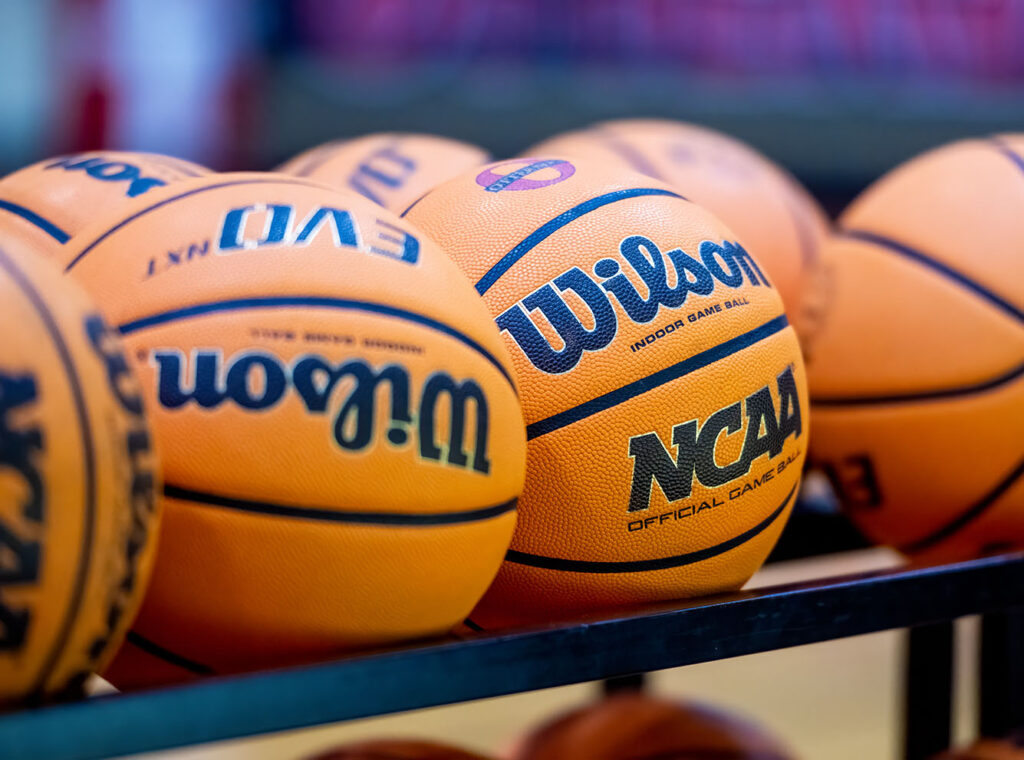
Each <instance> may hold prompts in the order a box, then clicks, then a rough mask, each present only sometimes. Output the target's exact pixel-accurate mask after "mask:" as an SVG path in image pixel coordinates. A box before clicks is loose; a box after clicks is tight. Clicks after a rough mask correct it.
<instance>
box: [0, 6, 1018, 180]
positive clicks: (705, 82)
mask: <svg viewBox="0 0 1024 760" xmlns="http://www.w3.org/2000/svg"><path fill="white" fill-rule="evenodd" d="M1022 40H1024V0H690V2H680V1H679V0H487V1H485V2H482V1H481V0H431V1H430V2H424V1H423V0H293V1H292V2H288V0H252V1H249V0H174V2H163V3H154V2H151V1H150V0H31V1H30V0H25V1H23V2H16V3H4V4H3V5H2V7H0V62H2V64H3V68H4V72H5V75H4V76H3V77H0V94H2V97H3V102H4V106H5V107H4V117H3V119H0V168H3V169H4V170H10V169H13V168H15V167H17V166H19V165H22V164H24V163H27V162H30V161H33V160H37V159H39V158H42V157H44V156H46V155H50V154H53V153H57V152H61V151H67V150H81V149H90V148H98V147H123V148H132V149H148V150H157V151H164V152H169V153H173V154H177V155H181V156H183V157H186V158H191V159H193V160H197V161H200V162H202V163H206V164H208V165H211V166H212V167H214V168H221V169H224V168H268V167H270V166H272V165H274V164H275V163H276V162H278V161H280V160H282V159H284V158H286V157H287V156H289V155H291V154H293V153H295V152H298V151H299V150H302V149H304V148H306V147H308V146H310V145H312V144H314V143H317V142H321V141H323V140H327V139H332V138H337V137H344V136H348V135H355V134H360V133H364V132H369V131H379V130H422V131H431V132H439V133H443V134H448V135H451V136H454V137H461V138H463V139H467V140H470V141H472V142H477V143H479V144H482V145H484V146H485V147H487V148H488V149H490V150H491V151H492V152H494V153H495V154H497V155H507V154H511V153H514V152H517V151H519V150H521V149H522V148H524V147H526V146H527V145H529V144H530V143H532V142H534V141H536V140H539V139H541V138H543V137H545V136H547V135H549V134H551V133H554V132H558V131H562V130H565V129H569V128H573V127H577V126H581V125H583V124H586V123H589V122H592V121H594V120H597V119H602V118H611V117H617V116H633V115H642V116H665V117H672V118H680V119H687V120H692V121H697V122H701V123H704V124H708V125H710V126H713V127H718V128H721V129H724V130H726V131H729V132H731V133H733V134H736V135H737V136H739V137H741V138H744V139H746V140H748V141H750V142H751V143H753V144H754V145H755V146H757V147H759V148H761V149H762V150H764V151H765V152H767V153H768V154H769V155H771V156H773V157H774V158H776V159H778V160H780V161H782V162H783V163H784V164H786V165H787V166H789V167H790V168H791V169H793V170H794V171H795V172H796V173H797V174H798V176H800V177H801V178H802V179H804V180H805V181H806V182H808V183H809V184H810V185H811V186H812V188H813V189H814V190H815V191H816V192H818V194H819V195H822V196H824V197H826V198H827V197H829V196H836V197H840V196H842V197H846V196H848V195H849V194H851V193H852V192H855V191H856V190H857V189H858V188H859V187H861V186H863V185H864V184H866V183H867V182H868V181H870V180H871V179H872V178H873V177H874V176H877V174H879V173H881V172H882V171H884V170H885V169H886V168H888V167H889V166H891V165H893V164H894V163H896V162H898V161H900V160H902V159H903V158H905V157H907V156H908V155H911V154H913V153H915V152H918V151H920V150H922V149H924V148H926V147H929V146H931V145H934V144H936V143H939V142H943V141H946V140H949V139H954V138H956V137H961V136H965V135H971V134H979V133H980V134H984V133H988V132H993V131H1006V130H1014V129H1022V128H1024V42H1022Z"/></svg>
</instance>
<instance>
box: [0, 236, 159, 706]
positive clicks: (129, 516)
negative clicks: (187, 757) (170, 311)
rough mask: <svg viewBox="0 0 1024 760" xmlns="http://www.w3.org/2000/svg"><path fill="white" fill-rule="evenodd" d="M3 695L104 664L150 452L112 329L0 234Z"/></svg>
mask: <svg viewBox="0 0 1024 760" xmlns="http://www.w3.org/2000/svg"><path fill="white" fill-rule="evenodd" d="M0 330H2V331H3V336H4V337H3V341H2V342H0V568H2V574H0V704H2V703H5V702H8V701H12V700H15V699H19V698H29V699H39V698H40V697H42V696H44V695H46V694H51V693H53V692H59V691H62V690H65V689H67V688H69V687H72V688H73V687H76V686H81V684H82V682H83V681H84V680H85V677H86V676H87V675H88V674H89V673H91V672H92V671H94V670H96V669H98V668H101V667H102V666H103V665H105V664H106V662H107V660H108V659H109V657H110V655H112V654H113V651H114V649H116V648H117V646H118V644H119V643H120V641H121V638H122V637H123V636H124V632H125V630H126V629H127V628H128V625H129V624H130V623H131V620H132V618H133V617H134V615H135V611H136V609H137V608H138V605H139V602H140V601H141V598H142V592H143V590H144V589H145V586H146V581H147V579H148V577H149V572H150V567H151V565H152V560H153V553H154V552H153V549H154V547H155V544H156V542H155V540H152V538H153V535H154V533H155V531H156V527H157V521H158V509H157V500H156V488H155V481H156V477H157V475H156V461H155V456H154V455H153V453H152V450H151V446H150V437H149V432H148V428H147V425H146V420H145V417H144V414H143V409H142V400H141V397H140V394H139V390H138V386H137V384H136V382H135V380H134V377H133V376H132V373H131V372H130V371H129V369H128V364H127V362H126V360H125V357H124V355H123V354H122V353H121V348H120V343H119V341H118V338H117V337H116V334H114V333H113V332H111V330H110V329H109V328H108V327H107V326H106V324H105V323H104V321H103V319H102V318H101V317H100V316H99V315H98V314H97V313H96V309H95V307H94V306H93V304H92V302H91V301H90V300H89V299H88V298H86V296H85V294H84V293H83V292H82V291H81V289H80V288H79V287H78V286H76V285H75V284H74V283H72V282H68V281H67V280H66V279H63V278H61V277H60V275H59V273H58V272H56V271H55V270H52V265H51V264H48V263H46V262H45V261H43V260H42V259H41V258H40V257H39V256H38V255H37V254H36V253H35V252H34V251H29V250H28V249H27V247H25V246H16V245H12V244H11V243H10V242H4V243H3V244H0Z"/></svg>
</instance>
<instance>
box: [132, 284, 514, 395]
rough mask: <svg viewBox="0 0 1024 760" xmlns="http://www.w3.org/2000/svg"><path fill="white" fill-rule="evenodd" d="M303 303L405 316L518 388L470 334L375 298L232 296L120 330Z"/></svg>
mask: <svg viewBox="0 0 1024 760" xmlns="http://www.w3.org/2000/svg"><path fill="white" fill-rule="evenodd" d="M302 306H308V307H310V308H314V309H316V308H321V309H350V310H352V311H364V312H367V313H369V314H382V315H384V316H387V317H395V318H396V319H404V320H405V321H406V322H411V323H413V324H417V325H420V326H421V327H428V328H430V329H432V330H436V331H437V332H439V333H442V334H443V335H447V336H448V337H450V338H454V339H455V340H457V341H459V342H460V343H463V344H465V345H466V346H468V347H469V348H471V349H473V350H474V351H476V352H477V353H478V354H480V355H481V356H483V357H484V358H485V359H486V360H487V361H488V362H490V363H491V364H492V365H493V366H494V368H495V369H497V370H498V372H500V373H501V375H502V377H504V378H505V380H506V381H508V384H509V385H511V386H512V388H513V390H515V388H516V384H515V381H514V380H512V376H511V375H510V374H509V372H508V370H507V369H505V367H504V366H503V365H502V363H501V362H500V361H499V360H498V358H497V357H496V356H495V355H494V354H492V353H491V352H490V351H488V350H487V349H486V348H484V347H483V346H482V345H481V344H479V343H477V342H476V341H475V340H473V338H471V337H470V336H469V335H467V334H466V333H464V332H461V331H459V330H457V329H455V328H454V327H452V326H451V325H448V324H445V323H444V322H441V321H440V320H438V319H434V318H433V317H428V316H427V315H425V314H419V313H417V312H415V311H409V310H408V309H401V308H398V307H397V306H390V305H388V304H382V303H376V302H374V301H356V300H352V299H348V298H329V297H325V296H258V297H253V298H232V299H227V300H224V301H212V302H209V303H201V304H195V305H193V306H184V307H182V308H180V309H171V310H170V311H164V312H160V313H157V314H150V315H149V316H148V317H141V318H140V319H135V320H132V321H131V322H125V323H123V324H120V325H118V326H117V330H118V332H119V333H121V335H130V334H131V333H133V332H136V331H137V330H144V329H147V328H149V327H155V326H156V325H162V324H167V323H169V322H175V321H177V320H179V319H191V318H193V317H202V316H207V315H209V314H214V313H220V312H225V311H242V310H245V309H281V308H295V307H302ZM517 393H518V391H517Z"/></svg>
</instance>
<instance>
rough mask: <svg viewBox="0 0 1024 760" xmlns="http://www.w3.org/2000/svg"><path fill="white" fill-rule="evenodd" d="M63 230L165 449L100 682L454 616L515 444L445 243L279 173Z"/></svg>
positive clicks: (515, 486)
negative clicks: (156, 532)
mask: <svg viewBox="0 0 1024 760" xmlns="http://www.w3.org/2000/svg"><path fill="white" fill-rule="evenodd" d="M76 240H77V242H73V243H72V246H73V250H71V251H69V257H68V262H67V264H66V267H67V268H68V270H69V274H70V276H72V277H74V278H75V279H77V280H78V281H79V282H80V283H82V284H84V285H85V286H86V287H87V288H88V289H89V290H90V291H91V292H92V293H94V294H95V295H96V296H97V298H98V299H99V300H100V301H102V302H103V303H104V304H105V305H106V307H107V313H108V314H109V315H110V317H111V318H112V319H113V320H115V321H116V324H117V326H118V329H119V331H120V332H121V334H122V335H123V336H124V340H125V343H126V345H127V347H128V349H129V352H130V356H131V358H132V360H133V363H134V365H135V366H136V367H137V369H138V372H139V377H140V380H141V382H142V386H143V389H144V392H145V399H146V401H147V402H148V403H149V405H150V410H151V419H152V421H153V430H154V433H155V435H156V437H157V440H158V442H159V443H160V444H161V447H162V450H163V451H164V454H165V456H164V473H165V478H166V484H165V496H166V504H167V508H166V515H165V517H166V519H165V522H164V527H163V530H162V531H161V535H160V550H159V553H158V558H157V563H156V568H155V571H154V573H153V581H152V583H151V584H150V590H149V593H148V594H147V596H146V600H145V602H144V603H143V606H142V609H141V611H140V614H139V616H138V619H137V620H136V623H135V626H134V628H133V630H132V635H131V636H130V637H129V640H128V645H127V646H126V647H125V648H124V650H123V654H122V656H120V657H118V659H117V660H116V661H115V663H114V664H113V665H112V667H111V668H110V670H109V671H108V673H107V675H108V676H109V680H111V682H113V683H114V684H115V685H118V686H138V685H143V684H147V683H153V682H157V681H163V680H168V679H169V678H173V677H180V678H187V677H193V676H195V675H201V674H207V673H210V672H224V671H235V670H245V669H249V668H254V667H259V666H271V665H276V664H281V663H286V662H293V661H296V660H306V659H312V658H315V657H322V656H325V655H329V654H333V653H336V652H339V651H342V650H344V649H346V648H352V647H365V646H375V645H379V644H383V643H388V642H393V641H397V640H402V639H406V638H412V637H417V636H429V635H439V634H442V633H444V632H445V631H447V630H448V629H449V628H450V627H451V626H452V625H453V624H455V623H456V622H458V621H460V620H461V619H462V618H463V617H464V616H465V615H466V614H467V613H468V612H469V611H470V609H471V608H472V607H473V605H474V604H475V603H476V601H477V600H478V599H479V598H480V596H481V595H482V594H483V592H484V590H485V589H486V588H487V586H488V584H489V583H490V581H491V579H492V578H493V577H494V574H495V573H496V572H497V569H498V566H499V565H500V563H501V561H502V558H503V557H504V554H505V550H506V549H507V548H508V544H509V541H510V539H511V535H512V530H513V527H514V525H515V519H516V515H515V501H516V497H517V496H518V495H519V492H520V490H521V488H522V483H523V472H524V467H525V463H524V459H525V449H526V444H525V433H524V430H523V421H522V412H521V409H520V406H519V402H518V399H517V395H516V389H515V385H514V383H513V380H512V374H511V366H510V364H511V362H510V359H509V357H508V354H507V352H506V351H505V348H504V346H503V344H502V341H501V337H500V336H499V334H498V331H497V329H496V328H495V326H494V324H493V321H492V320H491V318H490V316H489V315H488V313H487V310H486V308H485V307H484V304H483V303H482V302H481V301H480V299H479V298H478V297H477V295H476V293H474V292H473V289H472V287H470V285H469V284H468V283H467V282H466V281H465V278H464V277H463V276H462V274H461V273H460V272H459V270H458V268H457V267H456V266H455V265H454V263H452V261H451V259H449V258H448V257H447V256H446V255H445V254H444V253H443V252H442V251H441V250H440V249H439V248H437V246H436V245H434V244H433V243H432V242H431V241H430V240H428V239H426V238H425V237H424V236H423V235H422V233H421V232H419V231H418V230H416V229H415V228H413V227H412V226H411V225H409V224H408V223H407V222H404V221H403V220H401V219H399V218H398V217H396V216H394V215H393V214H391V213H390V212H388V211H386V210H384V209H381V208H379V207H378V206H375V205H373V204H372V203H370V202H369V201H367V200H366V199H364V198H362V197H360V196H358V195H356V194H355V193H349V192H339V191H334V190H330V189H328V188H324V187H322V186H321V185H320V184H319V183H316V182H313V181H311V180H308V179H303V178H298V177H289V176H286V175H282V174H255V173H252V174H218V175H211V176H209V177H203V178H199V179H194V180H191V181H189V182H187V183H182V184H181V185H180V187H175V188H164V189H163V190H162V191H161V192H160V193H159V194H158V195H155V196H147V197H145V198H138V199H136V200H135V201H134V203H133V204H131V205H129V206H126V207H124V208H122V209H120V210H119V211H117V212H116V213H113V214H108V215H107V216H106V217H105V221H100V222H97V224H96V225H95V226H92V227H90V228H88V229H86V230H83V231H82V232H81V233H80V234H79V235H78V237H77V238H76ZM193 250H197V251H201V253H197V254H196V255H194V256H193V255H192V253H191V252H192V251H193ZM168 252H170V253H171V254H173V255H169V254H168Z"/></svg>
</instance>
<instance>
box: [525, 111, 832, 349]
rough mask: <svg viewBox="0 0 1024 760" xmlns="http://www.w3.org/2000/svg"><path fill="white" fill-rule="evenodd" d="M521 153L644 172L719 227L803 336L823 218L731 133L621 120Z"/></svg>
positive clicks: (782, 174)
mask: <svg viewBox="0 0 1024 760" xmlns="http://www.w3.org/2000/svg"><path fill="white" fill-rule="evenodd" d="M525 155H531V156H542V155H544V156H563V157H565V158H574V157H579V158H588V157H589V158H594V159H596V160H600V161H603V162H605V163H607V164H608V165H609V166H619V167H622V168H623V169H631V170H633V171H637V172H640V173H641V174H646V175H647V176H649V177H654V178H655V179H658V180H661V181H664V182H666V183H668V184H669V185H671V186H672V188H673V189H674V190H676V192H678V193H680V194H681V195H683V196H685V197H686V198H689V199H690V200H692V201H695V202H696V203H699V204H700V205H702V206H704V207H705V208H706V209H708V210H709V211H711V213H713V214H714V215H715V216H717V217H718V218H719V219H721V220H722V221H723V222H725V223H726V224H727V225H728V226H729V228H730V229H732V230H733V231H734V232H735V233H736V235H738V236H739V240H740V242H742V243H743V246H744V247H745V248H746V249H747V250H749V251H750V252H751V253H752V254H753V255H754V256H755V257H757V260H758V261H759V262H761V264H762V266H763V267H764V272H765V274H767V275H768V277H769V278H770V280H771V282H772V285H773V286H774V287H775V288H776V289H777V290H778V292H779V295H780V296H782V301H783V303H784V304H785V306H786V313H787V314H788V315H789V319H790V321H791V322H792V323H793V326H794V327H795V328H796V329H797V332H798V333H799V334H800V335H801V337H803V335H804V333H805V332H810V331H812V330H813V329H814V325H815V322H816V313H814V312H812V310H811V309H812V307H813V304H812V303H809V302H806V299H807V298H809V297H812V296H813V291H814V289H815V288H817V287H819V282H818V280H819V278H820V276H821V274H820V272H819V268H820V265H819V256H818V252H819V249H820V247H821V244H822V243H823V241H824V238H825V235H826V233H827V230H828V219H827V217H826V216H825V212H824V211H822V209H821V207H820V206H819V205H818V203H817V201H815V200H814V198H812V197H811V195H810V193H808V192H807V191H806V190H805V189H804V188H803V187H802V186H801V185H800V183H799V182H797V180H796V179H794V178H793V177H792V176H791V175H790V174H789V173H788V172H787V171H786V170H784V169H783V168H782V167H781V166H778V165H777V164H775V163H774V162H772V161H771V160H770V159H768V158H767V157H766V156H764V155H762V154H761V153H759V152H758V151H756V150H754V149H753V148H752V147H750V146H749V145H747V144H746V143H744V142H742V141H740V140H738V139H736V138H734V137H731V136H729V135H726V134H723V133H721V132H717V131H715V130H713V129H708V128H706V127H699V126H697V125H695V124H687V123H685V122H681V121H671V120H668V119H622V120H618V121H607V122H603V123H600V124H595V125H594V126H592V127H590V128H588V129H583V130H579V131H575V132H567V133H565V134H562V135H558V136H556V137H553V138H551V139H549V140H545V141H544V142H542V143H540V144H539V145H536V146H534V147H532V148H530V149H529V150H528V151H527V152H526V154H525Z"/></svg>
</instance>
